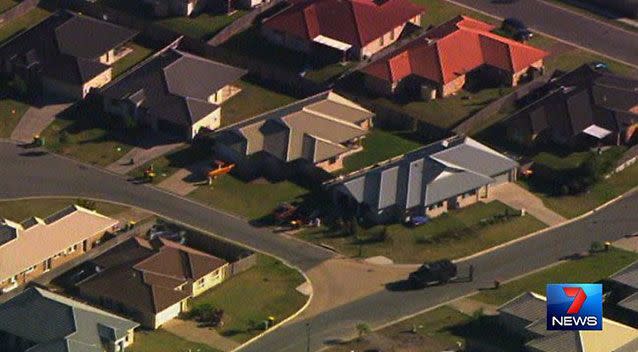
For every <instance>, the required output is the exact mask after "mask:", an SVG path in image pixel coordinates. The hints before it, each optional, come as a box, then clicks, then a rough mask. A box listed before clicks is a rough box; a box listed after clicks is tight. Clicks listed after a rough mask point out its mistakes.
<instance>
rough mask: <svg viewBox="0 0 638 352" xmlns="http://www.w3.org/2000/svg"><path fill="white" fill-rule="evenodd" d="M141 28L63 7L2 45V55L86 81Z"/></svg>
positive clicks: (66, 78)
mask: <svg viewBox="0 0 638 352" xmlns="http://www.w3.org/2000/svg"><path fill="white" fill-rule="evenodd" d="M136 34H137V32H135V31H132V30H129V29H126V28H123V27H120V26H117V25H114V24H111V23H108V22H105V21H100V20H97V19H94V18H91V17H87V16H82V15H78V14H75V13H73V12H70V11H65V10H60V11H57V12H55V13H53V14H52V15H51V16H49V17H47V18H46V19H44V20H43V21H42V22H40V23H38V24H36V25H35V26H33V27H31V28H29V29H27V30H25V31H24V32H22V33H20V34H18V35H16V36H15V37H13V38H12V39H10V40H9V41H7V42H6V43H4V44H3V45H2V46H1V47H0V57H1V58H5V59H7V60H12V61H13V62H14V63H16V64H22V65H25V66H28V67H33V66H34V65H39V66H41V69H42V74H43V75H44V76H46V77H49V78H51V79H56V80H60V81H63V82H68V83H72V84H82V83H86V82H88V81H89V80H91V79H92V78H94V77H95V76H96V75H98V74H100V73H102V72H104V71H105V70H107V69H108V68H109V66H107V65H103V64H101V63H99V60H98V59H99V57H100V56H102V55H103V54H105V53H106V52H108V51H109V50H111V49H114V48H116V47H118V46H120V45H122V44H124V43H125V42H127V41H130V40H131V39H133V37H134V36H135V35H136Z"/></svg>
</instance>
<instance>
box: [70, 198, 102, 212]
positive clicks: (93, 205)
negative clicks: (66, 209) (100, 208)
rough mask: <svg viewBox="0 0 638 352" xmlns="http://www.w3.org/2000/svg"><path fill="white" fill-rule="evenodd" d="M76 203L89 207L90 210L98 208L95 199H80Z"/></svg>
mask: <svg viewBox="0 0 638 352" xmlns="http://www.w3.org/2000/svg"><path fill="white" fill-rule="evenodd" d="M75 204H77V205H79V206H81V207H82V208H85V209H89V210H96V208H97V203H95V201H94V200H90V199H82V198H80V199H78V200H76V201H75Z"/></svg>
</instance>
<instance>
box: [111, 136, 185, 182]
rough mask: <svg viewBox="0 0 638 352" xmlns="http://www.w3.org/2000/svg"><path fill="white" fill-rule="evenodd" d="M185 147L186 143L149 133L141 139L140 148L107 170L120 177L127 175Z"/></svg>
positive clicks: (125, 155) (131, 151) (130, 152)
mask: <svg viewBox="0 0 638 352" xmlns="http://www.w3.org/2000/svg"><path fill="white" fill-rule="evenodd" d="M185 145H186V143H184V142H181V141H176V140H174V139H172V138H170V137H167V136H163V135H159V134H154V133H149V134H148V135H146V136H143V137H142V138H140V143H139V146H136V147H135V148H133V149H131V150H130V151H129V152H128V153H126V154H124V156H122V157H121V158H120V159H119V160H117V161H115V162H114V163H112V164H111V165H108V166H107V167H106V169H107V170H110V171H113V172H115V173H118V174H120V175H125V174H127V173H129V172H130V171H133V170H135V169H137V168H138V167H140V166H142V165H144V164H146V163H147V162H149V161H151V160H153V159H156V158H159V157H160V156H162V155H164V154H167V153H169V152H171V151H173V150H175V149H177V148H181V147H183V146H185ZM131 160H133V163H131Z"/></svg>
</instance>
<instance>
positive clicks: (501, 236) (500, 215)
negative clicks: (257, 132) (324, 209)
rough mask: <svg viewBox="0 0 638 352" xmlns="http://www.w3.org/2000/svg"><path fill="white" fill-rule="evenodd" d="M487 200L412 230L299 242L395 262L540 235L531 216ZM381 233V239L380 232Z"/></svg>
mask: <svg viewBox="0 0 638 352" xmlns="http://www.w3.org/2000/svg"><path fill="white" fill-rule="evenodd" d="M517 214H519V212H518V211H516V210H514V209H512V208H510V207H508V206H506V205H505V204H503V203H501V202H498V201H492V202H489V203H477V204H474V205H471V206H468V207H466V208H463V209H459V210H454V211H450V212H449V213H446V214H443V215H441V216H439V217H436V218H434V219H432V220H430V221H429V222H428V223H426V224H425V225H421V226H418V227H416V228H410V227H406V226H404V225H403V224H393V225H390V226H387V227H385V230H384V227H382V226H375V227H373V228H370V229H367V230H365V229H361V230H360V231H362V233H361V234H359V235H358V236H359V238H357V236H351V235H349V234H347V233H343V232H339V231H335V230H332V231H331V230H330V229H327V228H318V229H308V230H304V231H302V232H301V233H300V235H299V236H300V237H301V238H303V239H305V240H308V241H312V242H314V243H317V244H322V245H327V246H330V247H333V248H335V249H336V250H338V251H339V252H340V253H342V254H344V255H347V256H351V257H374V256H386V257H388V258H390V259H392V260H393V261H395V262H397V263H421V262H424V261H430V260H437V259H443V258H448V259H455V258H461V257H464V256H467V255H470V254H472V253H476V252H478V251H481V250H483V249H487V248H490V247H493V246H495V245H498V244H501V243H504V242H507V241H510V240H513V239H516V238H518V237H521V236H523V235H526V234H528V233H531V232H534V231H537V230H540V229H542V228H544V227H545V225H544V224H543V223H542V222H540V221H539V220H537V219H536V218H534V217H532V216H531V215H526V216H523V217H521V216H518V215H517ZM383 231H385V236H383V235H382V234H381V233H383Z"/></svg>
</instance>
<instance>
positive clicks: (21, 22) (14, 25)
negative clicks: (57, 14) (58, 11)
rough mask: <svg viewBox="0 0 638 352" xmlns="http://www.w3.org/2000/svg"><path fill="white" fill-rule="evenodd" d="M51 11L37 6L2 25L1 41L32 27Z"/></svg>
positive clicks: (0, 31) (0, 28) (0, 29)
mask: <svg viewBox="0 0 638 352" xmlns="http://www.w3.org/2000/svg"><path fill="white" fill-rule="evenodd" d="M50 14H51V13H50V12H49V11H47V10H45V9H43V8H40V7H36V8H35V9H33V10H31V11H29V12H27V13H26V14H24V15H22V16H20V17H18V18H16V19H14V20H12V21H10V22H7V23H5V24H3V25H2V27H0V43H2V42H4V41H5V40H7V39H9V38H11V37H12V36H14V35H15V34H17V33H18V32H21V31H23V30H25V29H27V28H29V27H32V26H34V25H36V24H37V23H39V22H40V21H42V20H43V19H44V18H46V17H47V16H49V15H50Z"/></svg>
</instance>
